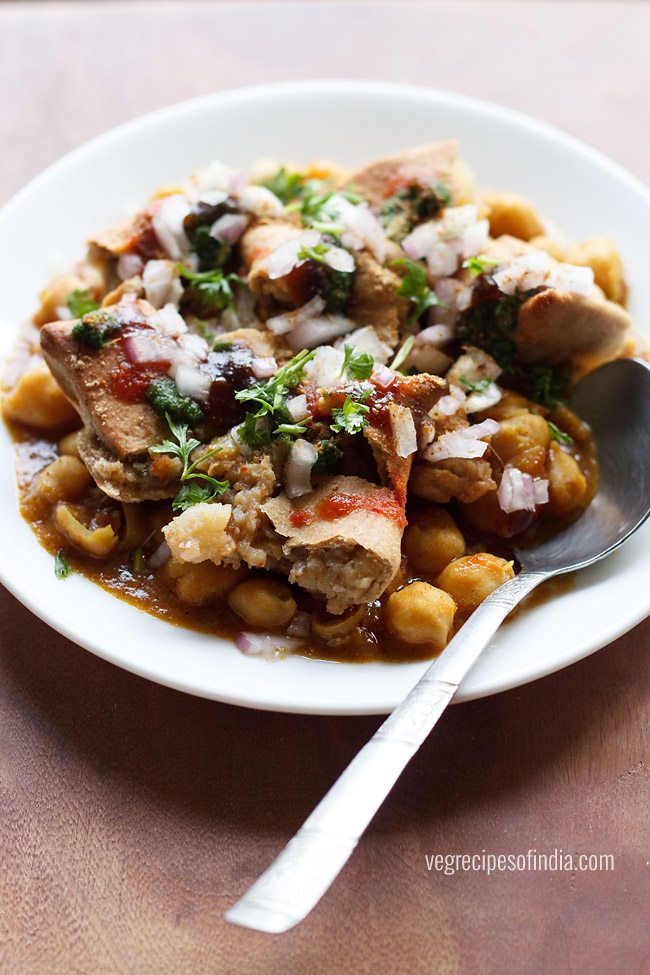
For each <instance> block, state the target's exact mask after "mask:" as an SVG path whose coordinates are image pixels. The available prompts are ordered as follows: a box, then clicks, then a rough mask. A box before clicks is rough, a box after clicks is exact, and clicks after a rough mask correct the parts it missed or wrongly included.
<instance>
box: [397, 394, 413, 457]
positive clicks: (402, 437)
mask: <svg viewBox="0 0 650 975" xmlns="http://www.w3.org/2000/svg"><path fill="white" fill-rule="evenodd" d="M391 419H392V425H393V433H394V435H395V453H396V454H397V456H398V457H410V456H411V454H414V453H415V451H416V450H417V449H418V438H417V433H416V430H415V423H414V421H413V414H412V413H411V411H410V410H409V409H407V407H405V406H403V407H401V408H400V409H398V410H395V411H394V412H393V413H392V416H391Z"/></svg>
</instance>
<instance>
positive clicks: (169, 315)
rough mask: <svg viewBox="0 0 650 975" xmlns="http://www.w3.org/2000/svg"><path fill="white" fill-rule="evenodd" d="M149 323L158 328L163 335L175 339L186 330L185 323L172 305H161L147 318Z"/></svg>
mask: <svg viewBox="0 0 650 975" xmlns="http://www.w3.org/2000/svg"><path fill="white" fill-rule="evenodd" d="M149 324H150V325H153V326H154V327H155V328H157V329H159V331H161V332H162V333H163V335H168V336H169V337H170V338H173V339H176V338H178V337H179V336H181V335H184V334H185V332H187V325H186V324H185V321H184V319H183V317H182V315H181V314H180V313H179V311H178V309H177V308H175V307H174V305H163V307H162V308H159V309H158V311H156V312H154V314H153V315H151V316H150V318H149Z"/></svg>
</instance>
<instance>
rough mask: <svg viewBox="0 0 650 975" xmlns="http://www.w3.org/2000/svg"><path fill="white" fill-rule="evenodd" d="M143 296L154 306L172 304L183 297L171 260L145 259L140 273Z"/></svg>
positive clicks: (181, 287) (176, 303)
mask: <svg viewBox="0 0 650 975" xmlns="http://www.w3.org/2000/svg"><path fill="white" fill-rule="evenodd" d="M142 283H143V285H144V293H145V297H146V299H147V301H148V302H150V304H152V305H153V306H154V308H162V306H163V305H174V307H175V308H178V306H179V304H180V301H181V298H182V297H183V285H182V283H181V280H180V278H179V276H178V271H177V269H176V265H175V264H173V263H172V261H147V263H146V264H145V267H144V271H143V273H142Z"/></svg>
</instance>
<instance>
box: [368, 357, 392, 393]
mask: <svg viewBox="0 0 650 975" xmlns="http://www.w3.org/2000/svg"><path fill="white" fill-rule="evenodd" d="M396 378H397V373H396V372H394V370H393V369H389V368H388V366H385V365H383V364H382V363H379V364H377V365H375V368H374V369H373V370H372V379H373V382H374V384H375V386H378V387H379V388H380V389H388V388H389V387H390V386H392V385H393V383H394V382H395V380H396Z"/></svg>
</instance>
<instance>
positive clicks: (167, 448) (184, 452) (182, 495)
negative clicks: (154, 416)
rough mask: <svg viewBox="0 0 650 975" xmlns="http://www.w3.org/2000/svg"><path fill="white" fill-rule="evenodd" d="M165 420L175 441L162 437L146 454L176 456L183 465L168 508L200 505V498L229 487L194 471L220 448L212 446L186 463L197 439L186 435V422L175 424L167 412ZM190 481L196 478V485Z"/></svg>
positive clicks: (227, 484)
mask: <svg viewBox="0 0 650 975" xmlns="http://www.w3.org/2000/svg"><path fill="white" fill-rule="evenodd" d="M167 423H168V425H169V429H170V430H171V432H172V435H173V436H174V438H175V442H174V441H173V440H163V442H162V443H159V444H155V445H154V446H153V447H150V448H149V453H151V454H171V455H172V457H177V458H178V459H179V460H180V462H181V464H182V465H183V470H182V472H181V476H180V480H181V489H180V491H179V492H178V494H177V495H176V497H175V498H174V500H173V501H172V509H173V510H174V511H178V510H180V511H185V509H186V508H190V507H192V505H195V504H200V503H201V502H203V501H212V500H213V499H214V498H216V497H219V495H221V494H223V493H224V491H227V490H228V488H229V487H230V482H229V481H218V480H217V479H216V478H215V477H211V476H210V475H209V474H205V473H204V472H203V471H200V470H198V465H199V464H201V463H203V461H205V460H207V459H208V458H209V457H214V455H215V454H218V453H219V451H220V450H221V447H213V448H212V449H211V450H208V451H207V452H206V453H204V454H202V455H201V456H200V457H197V459H196V460H195V461H192V462H190V454H191V453H192V451H193V450H195V449H196V448H197V447H200V446H201V441H200V440H196V438H194V437H189V438H188V436H187V433H188V428H187V424H185V423H176V422H175V421H174V419H173V418H172V417H171V416H170V415H169V414H167ZM194 481H199V482H200V484H194V483H188V482H194Z"/></svg>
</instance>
